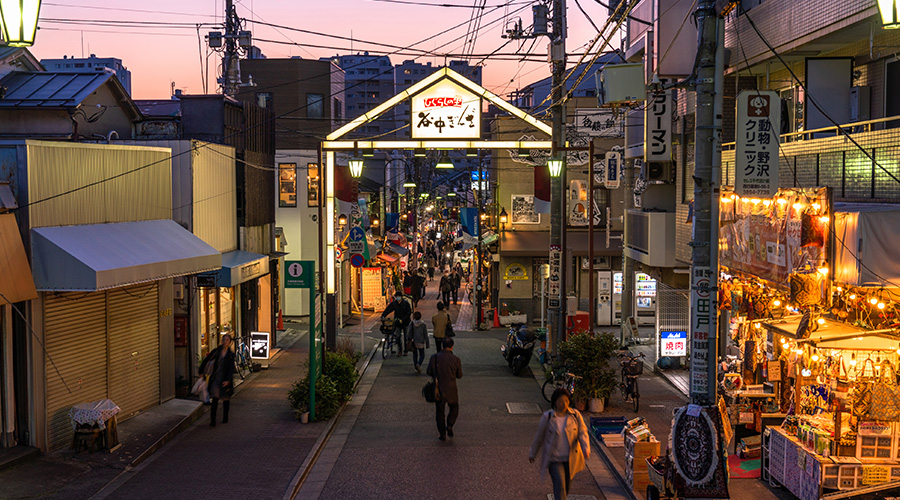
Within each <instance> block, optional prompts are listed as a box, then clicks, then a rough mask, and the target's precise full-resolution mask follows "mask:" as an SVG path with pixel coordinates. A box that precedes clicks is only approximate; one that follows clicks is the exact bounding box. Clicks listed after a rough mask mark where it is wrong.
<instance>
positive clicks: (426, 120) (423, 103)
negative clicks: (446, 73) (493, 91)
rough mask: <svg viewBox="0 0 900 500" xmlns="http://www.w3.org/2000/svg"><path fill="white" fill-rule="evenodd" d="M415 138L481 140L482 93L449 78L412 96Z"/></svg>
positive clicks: (413, 136) (413, 135) (412, 119)
mask: <svg viewBox="0 0 900 500" xmlns="http://www.w3.org/2000/svg"><path fill="white" fill-rule="evenodd" d="M410 101H411V103H410V112H411V113H412V116H411V117H410V129H411V132H412V138H413V139H478V138H480V137H481V96H479V95H477V94H475V93H474V92H472V91H471V90H469V89H467V88H465V87H463V86H462V85H460V84H459V83H457V82H455V81H453V80H451V79H449V78H445V79H443V80H441V81H439V82H437V83H435V84H434V85H432V86H430V87H428V88H427V89H424V90H422V91H421V92H419V93H418V94H416V95H414V96H413V97H412V98H411V99H410Z"/></svg>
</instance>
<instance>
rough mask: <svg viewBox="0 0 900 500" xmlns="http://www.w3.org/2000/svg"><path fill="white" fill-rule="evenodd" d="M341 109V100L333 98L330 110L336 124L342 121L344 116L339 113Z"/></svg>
mask: <svg viewBox="0 0 900 500" xmlns="http://www.w3.org/2000/svg"><path fill="white" fill-rule="evenodd" d="M341 107H342V106H341V100H340V99H338V98H337V97H335V98H334V103H332V105H331V108H332V109H333V110H334V119H335V120H336V121H338V122H339V121H341V120H343V119H344V116H343V115H342V113H341Z"/></svg>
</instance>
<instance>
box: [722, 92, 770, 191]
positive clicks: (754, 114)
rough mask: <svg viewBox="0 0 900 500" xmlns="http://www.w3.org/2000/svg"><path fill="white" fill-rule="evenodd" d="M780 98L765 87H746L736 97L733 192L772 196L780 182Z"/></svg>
mask: <svg viewBox="0 0 900 500" xmlns="http://www.w3.org/2000/svg"><path fill="white" fill-rule="evenodd" d="M780 127H781V99H780V98H779V97H778V94H776V93H775V92H772V91H766V90H745V91H743V92H741V93H740V94H739V95H738V97H737V130H736V132H735V137H734V138H735V152H734V164H735V165H734V192H735V193H737V194H738V196H746V197H759V198H771V197H773V196H775V193H776V192H777V191H778V185H779V170H778V140H779V136H778V130H779V128H780Z"/></svg>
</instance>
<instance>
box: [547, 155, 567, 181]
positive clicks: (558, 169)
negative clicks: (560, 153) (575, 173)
mask: <svg viewBox="0 0 900 500" xmlns="http://www.w3.org/2000/svg"><path fill="white" fill-rule="evenodd" d="M547 168H549V169H550V177H559V174H560V173H562V169H563V161H562V160H560V159H558V158H551V159H549V160H547Z"/></svg>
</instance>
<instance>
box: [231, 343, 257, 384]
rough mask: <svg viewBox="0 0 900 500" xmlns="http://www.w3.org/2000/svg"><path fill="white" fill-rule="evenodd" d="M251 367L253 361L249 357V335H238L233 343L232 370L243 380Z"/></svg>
mask: <svg viewBox="0 0 900 500" xmlns="http://www.w3.org/2000/svg"><path fill="white" fill-rule="evenodd" d="M252 369H253V361H252V360H251V359H250V337H249V336H247V337H238V338H236V339H235V343H234V371H236V372H237V374H238V375H240V377H241V380H244V376H245V375H249V374H250V372H251V371H252Z"/></svg>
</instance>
